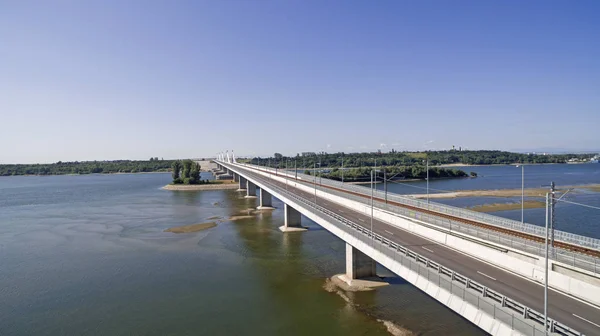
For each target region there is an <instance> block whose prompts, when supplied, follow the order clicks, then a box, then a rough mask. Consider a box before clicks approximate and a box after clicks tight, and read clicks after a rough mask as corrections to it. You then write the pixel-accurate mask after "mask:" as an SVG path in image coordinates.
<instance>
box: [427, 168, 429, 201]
mask: <svg viewBox="0 0 600 336" xmlns="http://www.w3.org/2000/svg"><path fill="white" fill-rule="evenodd" d="M427 209H429V158H427Z"/></svg>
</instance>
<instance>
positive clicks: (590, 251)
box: [275, 173, 600, 258]
mask: <svg viewBox="0 0 600 336" xmlns="http://www.w3.org/2000/svg"><path fill="white" fill-rule="evenodd" d="M275 175H276V176H280V177H283V178H286V177H287V178H289V179H291V180H296V181H299V182H304V183H307V184H311V185H315V184H316V185H318V186H319V187H321V188H327V189H331V190H336V191H339V192H343V193H346V194H350V195H354V196H358V197H361V198H364V199H371V197H370V196H368V195H365V194H361V193H358V192H355V191H349V190H345V189H341V188H336V187H332V186H328V185H323V184H318V183H315V182H311V181H308V180H301V179H297V178H296V177H289V176H283V175H280V174H278V173H275ZM373 199H374V200H376V201H379V202H386V200H385V199H383V198H380V197H374V198H373ZM387 204H390V205H395V206H398V207H402V208H405V209H409V210H412V211H416V212H421V213H425V214H429V215H433V216H437V217H440V218H445V219H450V220H453V221H456V222H460V223H463V224H468V225H472V226H476V227H480V228H483V229H487V230H491V231H496V232H500V233H504V234H508V235H511V236H515V237H519V238H523V239H526V240H530V241H534V242H538V243H542V244H543V243H545V240H544V238H543V237H539V236H536V235H532V234H528V233H524V232H519V231H515V230H511V229H507V228H502V227H498V226H496V225H491V224H487V223H482V222H478V221H475V220H472V219H465V218H462V217H457V216H452V215H448V214H444V213H440V212H437V211H433V210H428V209H423V208H418V207H414V206H410V205H406V204H402V203H398V202H394V201H390V200H387ZM554 246H555V247H558V248H561V249H564V250H569V251H573V252H577V253H581V254H585V255H588V256H592V257H595V258H600V251H598V250H594V249H591V248H587V247H583V246H578V245H574V244H570V243H566V242H562V241H558V240H555V241H554Z"/></svg>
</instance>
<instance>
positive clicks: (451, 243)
mask: <svg viewBox="0 0 600 336" xmlns="http://www.w3.org/2000/svg"><path fill="white" fill-rule="evenodd" d="M241 167H242V168H243V166H241ZM252 171H253V172H255V173H258V174H261V175H263V176H267V177H270V178H272V179H273V180H276V181H279V182H283V183H286V180H287V179H285V178H284V177H281V176H276V175H275V174H274V173H268V172H264V171H260V170H256V169H252ZM277 174H278V175H284V174H285V173H284V172H282V171H278V172H277ZM288 176H289V177H293V176H294V175H293V174H288ZM308 182H313V181H308ZM287 184H288V185H289V186H291V187H296V188H298V189H300V190H302V191H305V192H310V193H313V194H314V193H315V188H314V187H310V186H307V185H304V184H302V183H297V182H295V181H290V180H287ZM316 194H317V196H318V197H322V198H324V199H327V200H329V201H332V202H335V203H338V204H340V205H342V206H345V207H348V208H350V209H352V210H355V211H358V212H362V213H363V214H365V215H368V216H370V215H371V207H370V206H369V205H367V204H364V203H361V202H358V201H354V200H351V199H348V198H344V197H341V196H338V195H334V194H331V193H328V192H326V191H323V190H320V189H317V190H316ZM373 217H374V218H377V219H378V220H381V221H384V222H386V223H389V224H391V225H394V226H396V227H398V228H401V229H403V230H406V231H408V232H411V233H414V234H416V235H419V236H421V237H423V238H426V239H429V240H431V241H434V242H436V243H439V244H441V245H445V246H448V247H450V248H453V249H455V250H457V251H460V252H462V253H465V254H467V255H469V256H471V257H473V258H476V259H480V260H483V261H486V262H488V263H490V264H492V265H494V266H496V267H498V268H501V269H504V270H507V271H510V272H513V273H516V274H519V275H521V276H523V277H525V278H527V279H530V280H533V281H536V282H539V283H541V284H543V283H544V260H541V261H539V259H540V258H539V257H538V256H536V255H532V254H529V253H526V252H522V251H519V253H521V254H523V255H528V256H529V257H530V258H531V260H538V262H537V263H535V262H528V261H526V260H523V258H518V257H515V256H511V255H509V254H507V253H505V252H502V251H499V250H498V249H494V248H491V247H488V246H486V245H482V244H479V243H476V241H482V240H481V239H480V238H478V237H475V236H470V235H467V234H464V233H453V234H447V233H446V231H447V230H446V229H445V228H441V227H438V228H436V229H434V228H431V227H435V225H433V224H429V223H426V224H427V226H425V225H421V224H419V223H418V222H419V221H418V220H415V219H412V218H411V219H408V218H407V217H403V216H401V215H398V214H395V213H391V212H388V211H385V210H381V209H378V208H374V210H373ZM461 237H464V238H461ZM482 242H483V243H485V244H489V245H495V246H498V247H502V248H503V249H507V250H511V249H512V248H511V247H509V246H503V245H500V244H497V243H489V242H486V241H482ZM554 263H556V264H560V265H563V264H562V263H558V262H555V261H551V262H550V263H549V272H548V286H549V287H551V288H553V289H555V290H558V291H560V292H563V293H566V294H568V295H571V296H573V297H576V298H578V299H581V300H583V301H586V302H589V303H591V304H594V305H597V306H600V286H597V285H594V284H590V283H588V282H585V281H582V280H580V279H576V278H574V277H570V276H568V275H565V274H561V273H558V272H555V271H553V267H552V265H553V264H554ZM563 266H564V267H568V268H573V267H572V266H569V265H563ZM577 271H579V270H577ZM580 272H581V273H583V274H589V272H587V271H585V270H580Z"/></svg>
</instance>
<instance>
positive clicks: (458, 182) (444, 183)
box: [377, 164, 600, 239]
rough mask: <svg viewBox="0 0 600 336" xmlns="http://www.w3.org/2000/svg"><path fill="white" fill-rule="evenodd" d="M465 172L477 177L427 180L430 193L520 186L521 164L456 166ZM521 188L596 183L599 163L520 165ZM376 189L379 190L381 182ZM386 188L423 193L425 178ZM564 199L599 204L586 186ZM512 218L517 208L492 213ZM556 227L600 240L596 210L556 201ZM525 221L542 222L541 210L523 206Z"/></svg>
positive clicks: (466, 200) (456, 201)
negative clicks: (475, 174)
mask: <svg viewBox="0 0 600 336" xmlns="http://www.w3.org/2000/svg"><path fill="white" fill-rule="evenodd" d="M456 168H457V169H461V170H464V171H466V172H471V171H473V172H476V173H477V174H478V177H477V178H461V179H440V180H431V181H430V183H429V188H430V191H429V192H430V193H439V192H447V191H456V190H489V189H519V188H521V181H522V172H521V167H519V168H517V167H515V166H472V167H456ZM524 172H525V179H524V180H525V188H540V187H548V186H549V185H550V182H552V181H554V182H555V183H556V186H557V188H560V187H561V186H574V185H585V184H598V183H600V164H555V165H528V166H525V168H524ZM377 188H379V189H383V185H381V184H380V185H378V186H377ZM388 191H390V192H394V193H399V194H423V193H426V192H427V189H426V182H425V181H416V182H402V181H398V182H397V183H389V184H388ZM526 200H539V201H544V199H543V197H542V198H532V197H526ZM564 200H566V201H568V202H575V203H582V204H586V205H590V206H594V207H600V193H598V192H593V191H590V190H587V189H583V188H581V189H575V190H573V191H572V192H570V193H569V194H567V195H566V196H565V198H564ZM434 201H435V202H440V203H445V204H449V205H454V206H459V207H470V206H474V205H481V204H492V203H506V202H515V203H520V202H521V197H520V196H518V197H509V198H507V197H460V198H450V199H435V200H434ZM493 214H494V215H496V216H502V217H506V218H510V219H514V220H518V221H520V220H521V209H518V210H509V211H498V212H494V213H493ZM555 214H556V228H557V229H558V230H562V231H568V232H572V233H577V234H581V235H584V236H588V237H594V238H599V239H600V210H598V209H593V208H589V207H584V206H580V205H575V204H571V203H563V202H558V203H557V205H556V212H555ZM524 220H525V222H528V223H531V224H536V225H541V226H544V225H545V209H525V211H524Z"/></svg>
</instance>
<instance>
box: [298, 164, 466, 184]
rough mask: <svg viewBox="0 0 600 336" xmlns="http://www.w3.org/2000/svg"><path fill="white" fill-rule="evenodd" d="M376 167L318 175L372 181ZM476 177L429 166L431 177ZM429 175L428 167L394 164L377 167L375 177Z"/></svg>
mask: <svg viewBox="0 0 600 336" xmlns="http://www.w3.org/2000/svg"><path fill="white" fill-rule="evenodd" d="M373 170H374V169H373V168H371V167H362V168H344V169H343V170H342V169H340V168H337V167H336V168H333V169H331V170H329V169H322V170H317V172H316V175H317V176H322V177H325V178H329V179H333V180H337V181H341V180H342V176H343V178H344V181H345V182H360V181H370V179H371V172H372V171H373ZM304 173H305V174H307V175H311V174H312V172H311V171H310V170H306V171H305V172H304ZM468 176H471V177H476V176H477V174H476V173H475V172H471V173H470V174H467V173H466V172H464V171H462V170H459V169H447V168H439V167H430V168H429V178H430V179H434V178H454V177H468ZM426 177H427V169H426V167H423V166H412V167H410V166H393V167H377V169H376V170H375V175H374V179H375V180H381V179H382V178H386V179H392V180H399V179H425V178H426Z"/></svg>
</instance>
